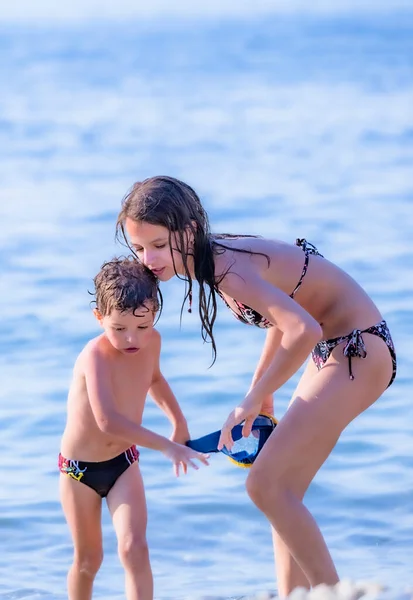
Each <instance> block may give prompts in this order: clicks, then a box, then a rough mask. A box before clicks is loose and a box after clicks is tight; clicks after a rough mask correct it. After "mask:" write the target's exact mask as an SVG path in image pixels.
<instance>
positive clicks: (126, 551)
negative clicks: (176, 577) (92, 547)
mask: <svg viewBox="0 0 413 600" xmlns="http://www.w3.org/2000/svg"><path fill="white" fill-rule="evenodd" d="M107 502H108V507H109V510H110V512H111V515H112V519H113V525H114V527H115V531H116V535H117V538H118V549H119V558H120V560H121V562H122V565H123V567H124V569H125V579H126V598H127V600H153V579H152V570H151V565H150V562H149V552H148V545H147V542H146V525H147V510H146V500H145V490H144V487H143V481H142V476H141V472H140V469H139V463H138V462H134V463H133V464H132V465H131V466H130V467H128V469H126V471H125V472H124V473H122V475H121V476H120V477H119V479H118V480H117V481H116V483H115V485H114V486H113V488H112V489H111V490H110V492H109V494H108V497H107Z"/></svg>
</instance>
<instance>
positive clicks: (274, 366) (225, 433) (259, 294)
mask: <svg viewBox="0 0 413 600" xmlns="http://www.w3.org/2000/svg"><path fill="white" fill-rule="evenodd" d="M241 266H242V269H240V268H239V267H238V272H237V269H236V267H237V266H236V265H234V266H233V268H232V271H231V272H230V273H228V274H227V275H226V276H225V278H224V280H223V281H222V283H221V284H220V287H221V289H222V291H223V292H225V293H226V294H228V295H229V296H231V297H232V298H236V299H237V300H238V301H239V302H242V303H244V304H246V305H247V306H250V307H251V308H253V309H255V310H256V311H258V312H259V313H260V314H261V315H263V317H265V318H267V319H268V320H269V321H270V322H271V323H273V325H274V326H275V327H276V328H277V329H278V330H279V332H280V344H279V347H278V350H277V351H276V352H275V353H274V354H272V356H271V355H270V353H269V352H268V354H267V352H265V357H263V360H262V363H261V361H260V364H264V362H265V363H266V364H267V368H266V370H265V372H263V374H262V375H261V377H260V379H259V380H258V381H257V382H256V383H255V385H254V386H253V388H251V389H250V391H249V393H248V394H247V396H246V397H245V398H244V400H243V401H242V402H241V403H240V404H239V405H238V407H236V408H235V410H234V411H233V412H232V413H231V414H230V415H229V417H228V419H227V421H226V423H225V425H224V426H223V428H222V434H221V439H220V443H219V448H222V446H223V445H225V446H227V447H228V448H230V447H231V445H232V438H231V429H232V427H234V425H237V424H238V423H241V421H243V420H245V421H246V422H245V425H244V428H243V433H244V435H249V433H250V430H251V425H252V422H253V420H254V418H255V417H256V416H257V414H258V413H259V411H260V409H261V406H262V404H263V402H264V400H265V399H266V398H268V395H269V394H272V393H274V392H275V391H276V390H278V389H279V388H280V387H281V386H282V385H283V384H284V383H285V382H286V381H288V379H289V378H290V377H291V376H292V375H294V373H296V371H298V369H299V368H300V367H301V365H302V364H303V363H304V361H305V360H306V358H307V357H308V355H309V354H310V352H311V350H312V348H313V347H314V346H315V344H316V343H317V342H318V341H319V340H320V339H321V336H322V329H321V327H320V325H319V323H317V321H316V320H315V319H314V318H313V317H312V316H311V315H310V314H309V313H308V312H307V311H306V310H304V309H303V308H302V307H301V306H300V305H299V304H298V303H297V302H295V301H294V300H292V299H291V298H290V297H289V296H288V295H287V294H286V293H285V292H283V291H281V290H280V289H278V288H276V287H275V286H273V285H272V284H270V283H268V282H267V281H266V280H264V279H263V278H262V277H261V276H260V274H259V273H257V272H256V271H255V270H254V269H253V268H252V267H251V266H249V265H248V263H246V262H242V263H241ZM273 341H274V340H273ZM260 370H261V369H260Z"/></svg>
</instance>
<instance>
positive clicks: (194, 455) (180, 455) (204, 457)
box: [164, 437, 209, 477]
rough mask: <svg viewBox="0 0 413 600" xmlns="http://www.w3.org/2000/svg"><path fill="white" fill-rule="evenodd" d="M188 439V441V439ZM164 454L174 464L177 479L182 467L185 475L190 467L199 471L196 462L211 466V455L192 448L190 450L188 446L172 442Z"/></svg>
mask: <svg viewBox="0 0 413 600" xmlns="http://www.w3.org/2000/svg"><path fill="white" fill-rule="evenodd" d="M186 439H188V437H187V438H186ZM164 454H165V456H167V457H168V458H169V460H171V461H172V462H173V465H174V472H175V475H176V476H177V477H179V470H180V468H181V467H182V470H183V472H184V473H185V474H186V473H187V471H188V465H190V466H191V467H192V468H193V469H196V470H198V469H199V466H198V465H197V464H196V463H195V462H194V461H195V460H199V461H200V462H202V463H203V464H204V465H209V462H208V458H209V454H202V452H196V451H195V450H192V448H188V446H184V445H182V444H176V443H175V442H171V443H170V445H168V448H167V449H166V450H165V451H164Z"/></svg>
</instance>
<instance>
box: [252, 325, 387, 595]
mask: <svg viewBox="0 0 413 600" xmlns="http://www.w3.org/2000/svg"><path fill="white" fill-rule="evenodd" d="M365 344H366V350H367V355H368V356H367V358H366V359H354V360H353V372H354V375H355V379H354V380H350V379H349V373H348V362H347V359H346V358H345V357H344V356H343V354H342V348H340V347H337V348H336V349H335V350H334V351H333V353H332V355H331V357H330V359H329V361H328V362H327V364H326V365H325V366H324V367H323V369H322V370H321V371H319V372H317V374H316V375H315V376H314V377H311V378H309V379H305V380H304V381H303V384H302V385H299V387H298V389H297V393H296V396H295V398H294V402H293V403H292V405H291V406H290V408H289V409H288V411H287V412H286V414H285V415H284V417H283V418H282V419H281V420H280V422H279V424H278V426H277V428H276V429H275V431H274V433H273V434H272V436H271V438H270V439H269V440H268V442H267V443H266V445H265V446H264V448H263V450H262V452H261V454H260V456H259V457H258V459H257V461H256V462H255V464H254V466H253V468H252V469H251V472H250V474H249V476H248V479H247V490H248V493H249V494H250V496H251V498H252V500H253V501H254V502H255V504H256V505H257V506H258V507H259V508H260V509H261V510H262V511H263V512H264V513H265V514H266V516H267V517H268V519H269V521H270V522H271V525H272V526H273V528H274V529H275V530H276V532H277V534H278V536H279V537H280V538H281V540H282V541H283V542H284V544H285V545H286V546H287V547H288V549H289V551H290V553H291V555H292V556H293V557H294V559H295V561H296V563H297V565H299V567H300V568H301V570H302V571H303V573H304V574H305V575H306V577H307V579H308V582H309V583H310V585H311V586H314V585H318V584H320V583H326V584H330V585H331V584H335V583H336V582H337V581H338V575H337V572H336V569H335V567H334V564H333V561H332V559H331V556H330V553H329V551H328V549H327V546H326V544H325V542H324V539H323V537H322V535H321V532H320V530H319V528H318V526H317V524H316V523H315V521H314V519H313V517H312V516H311V515H310V513H309V512H308V510H307V509H306V508H305V507H304V505H303V503H302V499H303V497H304V494H305V491H306V490H307V488H308V486H309V484H310V482H311V481H312V479H313V478H314V476H315V474H316V473H317V471H318V470H319V468H320V467H321V465H322V464H323V463H324V461H325V460H326V458H327V457H328V455H329V454H330V452H331V450H332V449H333V448H334V446H335V444H336V442H337V440H338V438H339V437H340V434H341V432H342V431H343V429H344V428H345V427H346V426H347V425H348V423H350V422H351V421H352V420H353V419H354V418H355V417H356V416H357V415H359V414H360V413H361V412H363V411H364V410H365V409H366V408H368V406H370V405H371V404H372V403H373V402H374V401H375V400H377V398H378V397H379V396H380V395H381V394H382V393H383V392H384V390H385V389H386V387H387V384H388V382H389V380H390V376H391V368H392V367H391V360H390V356H389V352H388V349H387V347H386V346H385V344H384V343H383V342H382V340H380V339H379V338H378V337H375V336H365ZM277 547H278V542H277ZM287 562H288V561H287ZM289 566H291V563H289ZM287 567H288V565H287ZM292 568H294V567H292ZM295 572H296V571H295ZM291 585H294V581H293V578H292V577H291V574H285V575H283V574H280V580H279V587H280V590H279V591H280V595H281V596H285V595H287V594H288V593H290V592H291V591H292V589H293V587H290V586H291ZM294 587H295V585H294Z"/></svg>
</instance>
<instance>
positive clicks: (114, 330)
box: [93, 303, 155, 354]
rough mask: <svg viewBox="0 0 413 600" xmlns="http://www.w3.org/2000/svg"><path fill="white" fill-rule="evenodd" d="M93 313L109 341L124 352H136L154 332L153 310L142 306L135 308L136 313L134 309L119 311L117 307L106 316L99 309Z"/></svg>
mask: <svg viewBox="0 0 413 600" xmlns="http://www.w3.org/2000/svg"><path fill="white" fill-rule="evenodd" d="M148 307H150V305H149V303H148ZM93 313H94V315H95V317H96V318H97V320H98V321H99V323H100V324H101V326H102V327H103V329H104V330H105V334H106V337H107V339H108V340H109V342H110V343H111V344H112V346H113V347H114V348H116V350H119V352H122V354H136V353H137V352H139V350H140V349H141V348H145V346H147V345H148V343H149V341H150V339H151V335H152V332H153V322H154V318H155V312H154V311H153V310H148V309H147V308H146V307H145V306H142V307H141V308H138V309H137V310H135V314H134V313H132V311H128V312H119V311H118V310H115V309H114V310H112V312H111V313H110V314H109V315H105V316H102V315H101V313H100V312H99V311H98V310H97V309H95V310H94V311H93Z"/></svg>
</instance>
